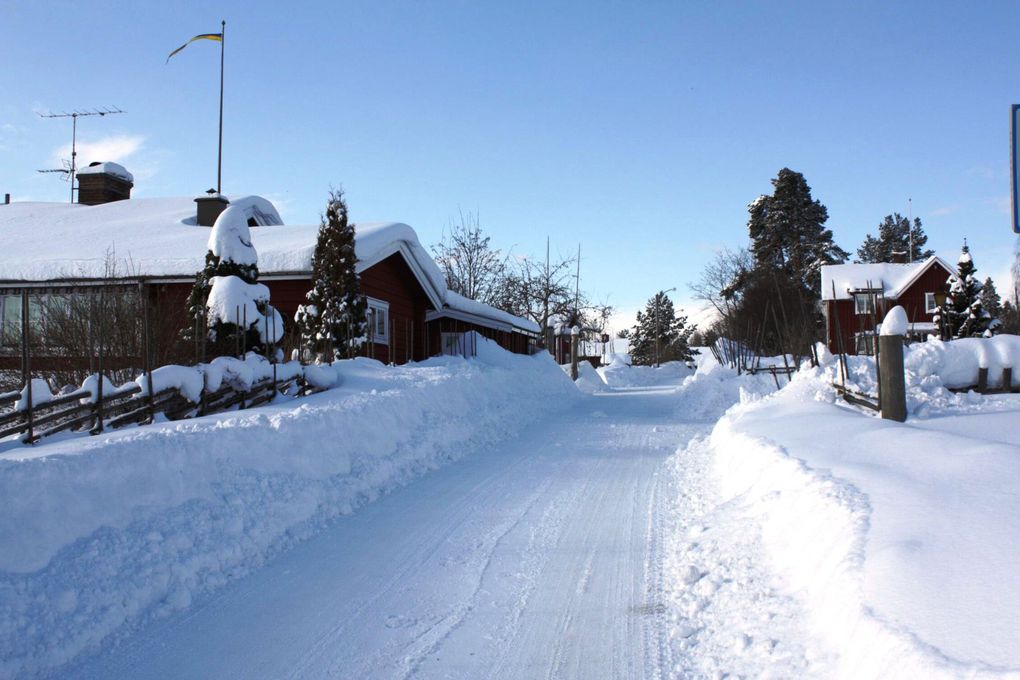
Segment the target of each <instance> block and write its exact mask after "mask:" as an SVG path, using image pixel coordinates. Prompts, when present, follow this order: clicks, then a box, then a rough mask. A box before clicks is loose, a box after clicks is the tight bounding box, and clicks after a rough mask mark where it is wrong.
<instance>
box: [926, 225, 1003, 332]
mask: <svg viewBox="0 0 1020 680" xmlns="http://www.w3.org/2000/svg"><path fill="white" fill-rule="evenodd" d="M976 272H977V268H976V267H975V266H974V260H973V258H972V257H971V254H970V248H969V247H968V246H967V240H966V239H964V241H963V249H962V250H961V251H960V259H959V260H958V261H957V263H956V274H955V275H953V276H950V277H949V280H948V281H947V282H946V285H947V287H948V291H947V294H946V300H945V302H944V303H943V304H942V306H941V307H939V308H938V310H937V311H936V313H935V324H936V326H937V327H938V328H940V329H941V333H942V339H943V340H951V339H953V338H967V337H980V336H982V335H984V334H985V333H986V331H988V329H989V326H990V325H991V323H992V318H991V316H989V314H988V312H987V311H985V309H984V306H983V305H982V304H981V288H982V286H981V284H980V283H978V280H977V279H976V278H975V277H974V274H975V273H976Z"/></svg>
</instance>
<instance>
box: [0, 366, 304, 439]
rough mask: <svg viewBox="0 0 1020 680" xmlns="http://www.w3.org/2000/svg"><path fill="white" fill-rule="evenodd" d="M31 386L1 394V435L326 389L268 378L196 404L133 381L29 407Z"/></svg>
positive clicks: (206, 409)
mask: <svg viewBox="0 0 1020 680" xmlns="http://www.w3.org/2000/svg"><path fill="white" fill-rule="evenodd" d="M30 389H31V388H28V387H26V389H24V390H22V391H20V392H10V393H7V394H4V395H0V439H3V438H6V437H11V436H13V435H21V436H20V438H19V439H20V441H21V442H24V443H26V444H31V443H35V442H37V441H39V440H40V439H42V438H44V437H49V436H52V435H54V434H57V433H58V432H65V431H68V430H72V431H79V432H83V431H86V430H87V431H88V432H89V434H93V435H95V434H99V433H101V432H103V431H104V430H106V429H116V428H120V427H124V426H125V425H131V424H139V425H143V424H147V423H151V422H153V420H155V418H156V415H157V414H160V413H162V414H164V415H165V416H166V417H167V419H169V420H180V419H182V418H190V417H196V416H203V415H208V414H211V413H219V412H221V411H226V410H228V409H231V408H234V407H237V408H238V409H245V408H252V407H255V406H261V405H262V404H266V403H269V402H271V401H273V399H275V398H276V396H277V395H278V394H287V395H291V396H303V395H306V394H313V393H315V392H321V391H322V388H317V387H314V386H312V385H310V384H309V383H307V382H306V381H305V380H304V378H303V377H301V376H295V377H293V378H286V379H282V380H273V379H272V378H265V379H263V380H260V381H257V382H255V383H253V384H252V385H250V386H248V387H246V388H244V389H239V388H237V387H234V386H231V385H224V386H222V387H220V389H218V390H215V391H212V392H210V391H206V390H203V391H202V393H201V396H200V397H199V400H198V401H197V402H193V401H191V400H189V399H188V398H187V397H185V396H184V395H183V394H181V392H180V391H179V390H178V389H177V388H168V389H164V390H160V391H159V392H155V393H147V394H142V392H143V389H142V387H141V386H139V385H138V384H137V383H130V384H128V385H125V386H123V387H121V388H117V389H115V390H114V391H113V392H110V393H108V394H105V395H104V394H102V393H101V390H97V394H93V393H92V392H91V391H90V390H86V389H79V390H75V391H74V392H69V393H67V394H61V395H58V396H55V397H53V398H52V399H49V400H47V401H45V402H43V403H38V404H34V405H30V403H29V402H30V400H31V396H30ZM23 396H24V397H25V399H22V397H23ZM21 402H24V404H22V403H21Z"/></svg>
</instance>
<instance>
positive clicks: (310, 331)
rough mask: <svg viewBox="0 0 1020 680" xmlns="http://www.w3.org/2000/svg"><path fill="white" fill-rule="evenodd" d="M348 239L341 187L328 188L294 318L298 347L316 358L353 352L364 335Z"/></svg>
mask: <svg viewBox="0 0 1020 680" xmlns="http://www.w3.org/2000/svg"><path fill="white" fill-rule="evenodd" d="M354 238H355V237H354V225H353V224H351V223H350V222H349V221H348V216H347V203H346V202H345V201H344V198H343V191H342V190H341V191H331V192H330V194H329V202H328V204H327V206H326V214H325V216H323V218H322V221H321V223H320V225H319V237H318V240H317V241H316V243H315V253H314V254H313V255H312V289H311V290H310V291H308V293H307V295H306V296H305V297H306V299H307V300H308V302H307V303H306V304H304V305H302V306H301V307H299V308H298V311H297V314H295V316H294V320H295V322H297V324H298V328H299V330H300V332H301V342H302V346H303V347H306V348H308V349H310V350H311V351H312V352H313V353H314V354H315V356H316V358H318V359H325V360H327V361H331V360H332V359H333V358H350V357H353V356H355V355H356V354H357V353H358V351H359V350H360V349H361V346H362V345H363V344H364V342H365V339H366V335H367V333H368V321H367V315H366V310H367V307H368V303H367V301H366V300H365V297H364V296H363V295H362V294H361V283H360V276H359V275H358V273H357V271H356V269H355V265H356V264H357V261H358V260H357V255H356V254H355V248H354Z"/></svg>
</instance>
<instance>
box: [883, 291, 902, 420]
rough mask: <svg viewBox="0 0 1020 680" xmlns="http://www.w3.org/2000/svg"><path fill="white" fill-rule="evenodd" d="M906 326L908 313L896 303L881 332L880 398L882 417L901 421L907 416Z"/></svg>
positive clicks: (884, 321)
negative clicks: (904, 339) (904, 360)
mask: <svg viewBox="0 0 1020 680" xmlns="http://www.w3.org/2000/svg"><path fill="white" fill-rule="evenodd" d="M906 329H907V313H906V311H905V310H904V309H903V308H902V307H900V306H896V307H893V308H892V309H891V310H889V313H888V314H886V316H885V319H884V320H883V321H882V334H881V335H879V336H878V349H879V371H878V374H879V401H880V402H881V408H882V418H884V419H885V420H895V421H897V422H900V423H902V422H903V421H905V420H906V419H907V383H906V378H905V376H904V373H903V336H904V334H905V333H906Z"/></svg>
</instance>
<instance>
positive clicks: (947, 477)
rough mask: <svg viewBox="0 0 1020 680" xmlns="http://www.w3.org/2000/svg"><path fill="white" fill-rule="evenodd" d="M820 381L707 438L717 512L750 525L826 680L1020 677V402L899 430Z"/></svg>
mask: <svg viewBox="0 0 1020 680" xmlns="http://www.w3.org/2000/svg"><path fill="white" fill-rule="evenodd" d="M951 344H956V343H951ZM932 347H935V345H932ZM943 354H944V352H943ZM828 378H829V375H828V374H827V373H826V372H825V371H822V370H816V371H812V370H805V371H802V372H801V373H800V374H799V375H798V376H797V377H796V378H795V379H794V381H793V383H792V384H791V385H790V386H788V387H786V388H784V389H783V390H782V391H781V392H778V393H777V394H776V395H774V396H770V397H766V398H763V399H757V400H746V401H745V403H743V404H741V405H739V406H737V407H734V408H733V409H732V410H731V411H729V412H728V413H727V414H726V415H725V416H724V417H723V418H722V419H721V420H720V421H719V423H718V424H717V425H716V427H715V429H714V430H713V432H712V435H711V440H710V441H711V445H712V447H713V449H714V452H715V466H716V476H717V480H718V483H719V488H720V490H721V493H722V498H723V501H724V502H729V503H730V504H734V505H736V506H737V507H739V508H740V511H741V512H742V513H743V514H744V515H745V516H746V517H747V518H748V519H749V520H751V521H753V522H756V523H758V524H760V526H761V536H762V544H763V546H764V550H765V553H766V555H767V556H768V559H769V561H770V562H771V565H772V567H773V569H774V570H775V571H776V572H777V573H778V575H779V583H780V585H781V587H782V588H783V590H784V591H785V592H787V593H788V594H789V595H790V596H793V597H797V598H799V599H801V600H802V601H803V603H804V605H805V606H806V608H807V611H808V613H809V625H810V628H811V630H812V632H813V635H814V636H816V637H817V639H819V640H821V641H822V642H823V643H824V646H825V647H826V648H827V649H829V650H830V652H831V659H830V661H829V663H830V665H831V667H830V668H829V671H831V672H827V674H831V675H834V676H837V677H867V678H878V677H926V678H930V677H960V676H967V677H993V676H998V675H1000V674H1005V675H1010V674H1012V675H1014V676H1015V675H1016V674H1018V673H1020V646H1018V645H1017V644H1016V636H1017V631H1020V575H1018V573H1020V572H1017V570H1016V564H1018V563H1020V541H1018V540H1017V538H1016V537H1017V535H1020V509H1018V508H1020V506H1018V505H1017V503H1016V489H1018V488H1020V446H1017V445H1016V443H1014V442H1015V441H1016V438H1015V423H1016V419H1017V417H1018V416H1020V402H1018V401H1017V399H1016V398H1015V397H1001V398H999V399H1000V401H999V402H997V404H998V408H999V409H1000V410H999V412H997V413H987V412H986V413H985V414H983V415H981V416H980V418H981V423H980V424H979V425H976V426H975V427H973V428H971V429H970V431H969V432H964V430H963V429H962V427H961V425H960V422H959V419H954V418H953V417H952V416H949V417H946V418H932V419H930V420H928V421H920V422H917V421H911V422H912V423H913V424H912V425H902V424H898V423H892V422H889V421H882V420H879V419H875V418H868V417H865V416H863V415H862V414H861V413H860V412H859V411H856V410H853V409H850V408H846V407H844V406H842V403H841V402H838V401H836V400H835V395H834V393H833V391H832V389H831V387H830V386H829V384H828ZM969 417H970V418H973V417H974V416H969ZM964 420H966V419H964Z"/></svg>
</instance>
